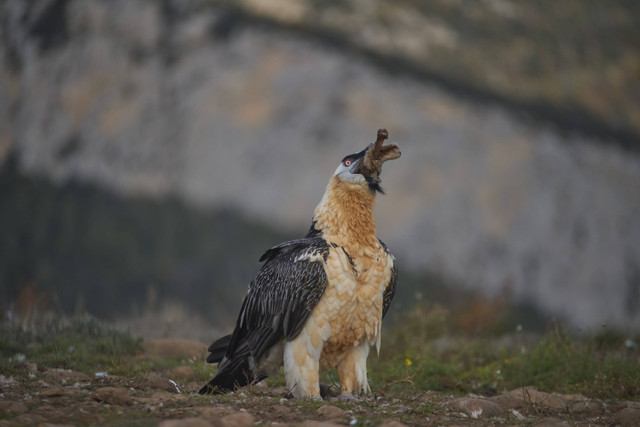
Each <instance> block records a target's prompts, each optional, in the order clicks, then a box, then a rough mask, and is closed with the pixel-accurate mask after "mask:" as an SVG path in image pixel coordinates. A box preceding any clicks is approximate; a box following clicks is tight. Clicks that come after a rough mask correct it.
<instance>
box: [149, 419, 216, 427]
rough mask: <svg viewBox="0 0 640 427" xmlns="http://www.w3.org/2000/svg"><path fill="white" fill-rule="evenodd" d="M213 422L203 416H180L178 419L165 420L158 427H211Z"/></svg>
mask: <svg viewBox="0 0 640 427" xmlns="http://www.w3.org/2000/svg"><path fill="white" fill-rule="evenodd" d="M211 425H212V424H211V422H209V421H207V420H204V419H202V418H196V417H191V418H180V419H176V420H164V421H162V422H161V423H160V424H158V427H211Z"/></svg>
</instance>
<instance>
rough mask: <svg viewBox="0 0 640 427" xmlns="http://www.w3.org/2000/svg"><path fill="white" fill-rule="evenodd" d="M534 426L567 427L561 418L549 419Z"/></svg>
mask: <svg viewBox="0 0 640 427" xmlns="http://www.w3.org/2000/svg"><path fill="white" fill-rule="evenodd" d="M533 425H534V426H535V427H566V425H567V424H565V423H564V421H562V420H561V419H559V418H554V417H547V418H542V419H540V420H538V421H537V422H536V423H535V424H533Z"/></svg>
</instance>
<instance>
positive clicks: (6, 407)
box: [0, 400, 29, 414]
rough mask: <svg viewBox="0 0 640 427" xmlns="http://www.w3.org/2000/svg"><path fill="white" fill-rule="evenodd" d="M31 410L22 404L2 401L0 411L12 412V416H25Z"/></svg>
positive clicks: (0, 401)
mask: <svg viewBox="0 0 640 427" xmlns="http://www.w3.org/2000/svg"><path fill="white" fill-rule="evenodd" d="M28 410H29V409H28V408H27V406H26V405H25V404H24V403H22V402H11V401H8V400H4V401H2V400H0V411H6V412H10V413H12V414H24V413H25V412H27V411H28Z"/></svg>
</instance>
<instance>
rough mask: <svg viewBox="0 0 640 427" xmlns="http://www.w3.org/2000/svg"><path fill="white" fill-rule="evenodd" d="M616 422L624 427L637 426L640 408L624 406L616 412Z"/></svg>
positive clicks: (639, 418)
mask: <svg viewBox="0 0 640 427" xmlns="http://www.w3.org/2000/svg"><path fill="white" fill-rule="evenodd" d="M614 419H615V420H616V424H619V425H620V426H622V427H631V426H637V425H638V420H640V409H636V408H624V409H621V410H620V411H618V412H617V413H616V415H615V416H614Z"/></svg>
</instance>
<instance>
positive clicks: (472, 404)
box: [446, 397, 504, 420]
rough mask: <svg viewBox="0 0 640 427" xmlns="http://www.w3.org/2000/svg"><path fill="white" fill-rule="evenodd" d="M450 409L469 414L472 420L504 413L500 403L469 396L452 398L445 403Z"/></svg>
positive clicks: (498, 415)
mask: <svg viewBox="0 0 640 427" xmlns="http://www.w3.org/2000/svg"><path fill="white" fill-rule="evenodd" d="M446 406H447V407H448V408H450V409H455V410H457V411H459V412H462V413H463V414H466V415H467V416H469V418H472V419H474V420H477V419H480V418H482V419H484V418H491V417H500V416H503V415H504V410H503V409H502V407H501V406H500V405H498V404H497V403H495V402H492V401H490V400H486V399H475V398H470V397H461V398H458V399H454V400H452V401H451V402H449V403H447V405H446Z"/></svg>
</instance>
